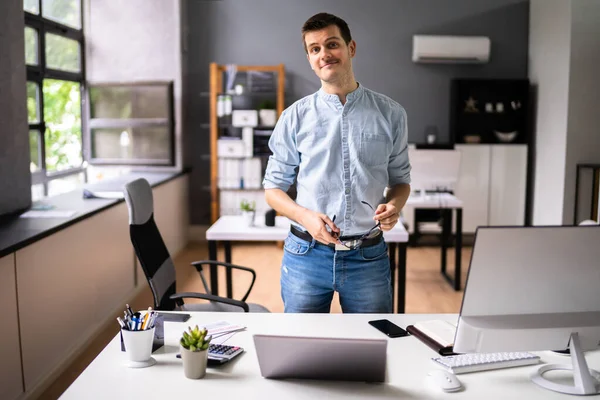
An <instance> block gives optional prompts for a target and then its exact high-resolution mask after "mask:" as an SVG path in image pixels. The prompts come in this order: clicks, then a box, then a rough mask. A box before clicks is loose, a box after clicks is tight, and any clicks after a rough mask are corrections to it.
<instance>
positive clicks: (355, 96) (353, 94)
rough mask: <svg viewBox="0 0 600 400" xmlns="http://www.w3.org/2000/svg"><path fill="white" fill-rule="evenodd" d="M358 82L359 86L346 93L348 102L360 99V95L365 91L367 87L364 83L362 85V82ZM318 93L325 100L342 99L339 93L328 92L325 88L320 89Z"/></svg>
mask: <svg viewBox="0 0 600 400" xmlns="http://www.w3.org/2000/svg"><path fill="white" fill-rule="evenodd" d="M357 83H358V87H357V88H356V89H354V90H353V91H351V92H350V93H348V94H347V95H346V102H348V101H353V100H355V99H358V98H359V97H360V95H361V94H362V93H363V92H364V90H365V89H364V88H363V85H361V84H360V82H357ZM318 94H319V96H320V97H321V98H322V99H324V100H328V101H338V102H339V101H340V98H339V97H338V95H337V94H330V93H327V92H326V91H324V90H323V88H320V89H319V91H318Z"/></svg>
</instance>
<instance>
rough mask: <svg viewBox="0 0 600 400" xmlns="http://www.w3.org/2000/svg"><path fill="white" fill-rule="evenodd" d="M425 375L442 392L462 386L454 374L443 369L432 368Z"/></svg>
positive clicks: (452, 390) (458, 388)
mask: <svg viewBox="0 0 600 400" xmlns="http://www.w3.org/2000/svg"><path fill="white" fill-rule="evenodd" d="M427 377H428V378H429V380H430V381H431V382H432V384H433V385H435V386H437V387H439V388H440V389H442V390H443V391H444V392H456V391H458V390H460V389H461V388H462V383H460V381H459V380H458V378H457V377H456V375H454V374H453V373H451V372H448V371H444V370H443V369H434V370H433V371H430V372H429V373H428V374H427Z"/></svg>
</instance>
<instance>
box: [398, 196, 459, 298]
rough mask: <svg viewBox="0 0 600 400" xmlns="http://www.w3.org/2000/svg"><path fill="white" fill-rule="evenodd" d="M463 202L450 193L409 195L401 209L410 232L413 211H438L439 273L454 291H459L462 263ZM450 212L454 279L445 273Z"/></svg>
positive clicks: (449, 231) (412, 226) (413, 220)
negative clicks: (439, 220) (439, 213)
mask: <svg viewBox="0 0 600 400" xmlns="http://www.w3.org/2000/svg"><path fill="white" fill-rule="evenodd" d="M462 208H463V202H462V200H460V199H459V198H458V197H456V196H454V195H453V194H450V193H432V194H427V195H418V194H411V196H410V197H409V198H408V200H407V201H406V205H405V206H404V208H403V209H402V213H403V216H404V218H405V220H406V221H408V224H409V225H410V226H411V231H412V230H413V229H414V226H415V217H414V214H415V210H416V209H430V210H433V209H435V210H440V212H441V215H442V239H441V251H442V254H441V258H442V263H441V273H442V275H443V276H444V278H446V280H447V281H448V283H450V285H452V286H453V287H454V290H457V291H458V290H460V288H461V287H460V286H461V285H460V278H461V277H460V275H461V263H462V223H463V215H462ZM452 210H456V235H455V243H454V246H455V250H456V251H455V254H454V278H451V277H450V276H449V275H448V274H447V273H446V265H447V261H446V259H447V251H448V242H449V238H450V236H451V234H452Z"/></svg>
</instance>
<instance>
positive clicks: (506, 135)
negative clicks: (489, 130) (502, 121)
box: [494, 131, 519, 143]
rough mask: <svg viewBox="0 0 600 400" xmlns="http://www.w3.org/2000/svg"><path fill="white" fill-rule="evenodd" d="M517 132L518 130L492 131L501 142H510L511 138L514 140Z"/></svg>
mask: <svg viewBox="0 0 600 400" xmlns="http://www.w3.org/2000/svg"><path fill="white" fill-rule="evenodd" d="M518 134H519V131H512V132H498V131H494V135H496V137H497V138H498V140H499V141H501V142H504V143H510V142H512V141H513V140H515V138H516V137H517V135H518Z"/></svg>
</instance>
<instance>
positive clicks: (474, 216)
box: [455, 144, 527, 233]
mask: <svg viewBox="0 0 600 400" xmlns="http://www.w3.org/2000/svg"><path fill="white" fill-rule="evenodd" d="M456 149H457V150H460V151H461V167H460V174H459V178H458V183H457V185H456V191H455V193H456V196H457V197H458V198H459V199H461V200H462V201H463V203H464V207H463V232H465V233H473V232H475V230H476V229H477V227H478V226H489V225H494V226H506V225H524V224H525V201H526V187H527V186H526V183H527V145H514V144H512V145H498V144H495V145H483V144H482V145H457V146H456Z"/></svg>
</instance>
